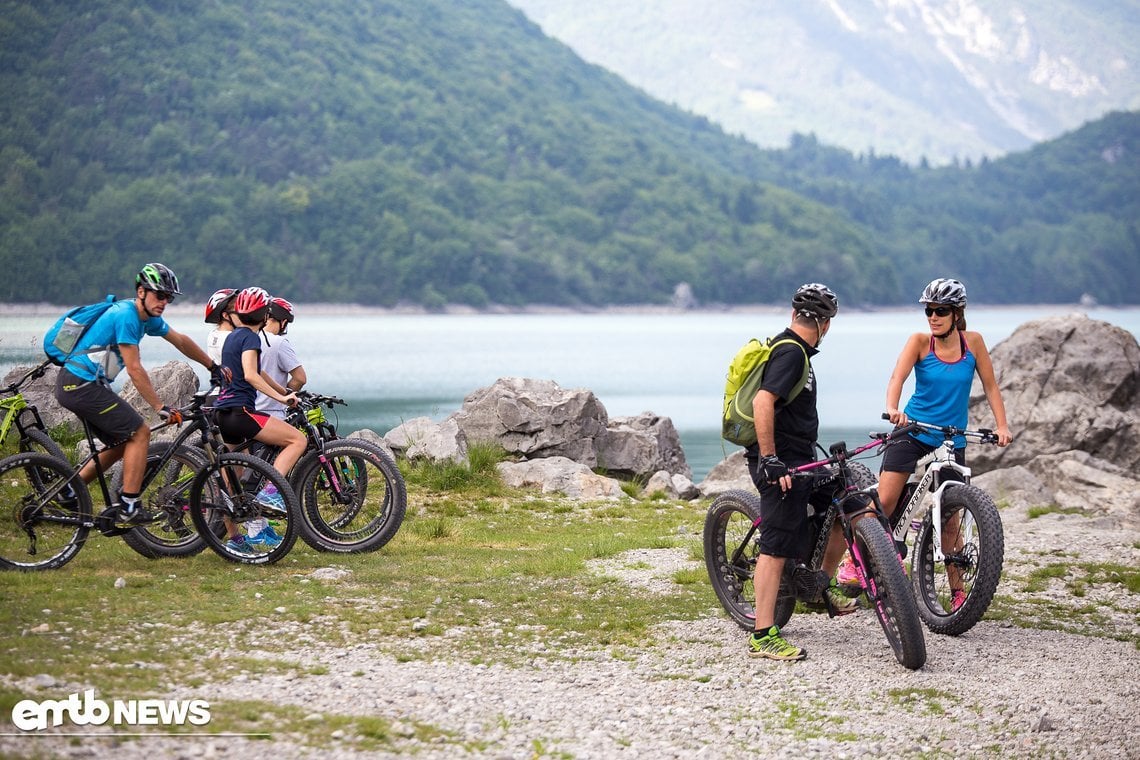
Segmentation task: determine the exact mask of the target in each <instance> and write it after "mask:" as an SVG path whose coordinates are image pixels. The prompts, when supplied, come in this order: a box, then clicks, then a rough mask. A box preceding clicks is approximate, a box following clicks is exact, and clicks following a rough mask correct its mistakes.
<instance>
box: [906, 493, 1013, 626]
mask: <svg viewBox="0 0 1140 760" xmlns="http://www.w3.org/2000/svg"><path fill="white" fill-rule="evenodd" d="M931 515H932V512H927V513H926V517H925V518H924V519H923V521H922V525H921V526H920V527H919V529H918V533H917V534H916V535H915V539H914V554H913V555H912V557H911V577H912V578H913V580H914V595H915V597H916V598H917V599H918V614H919V615H921V616H922V622H923V623H925V624H926V627H927V628H929V629H930V630H931V632H933V633H942V634H946V635H949V636H958V635H959V634H962V633H965V632H966V631H968V630H970V629H971V628H973V627H974V625H976V624H977V622H978V621H979V620H981V619H982V616H983V615H985V613H986V610H988V609H989V606H990V602H992V601H993V598H994V593H995V592H996V591H997V585H998V581H999V580H1000V579H1001V570H1002V565H1003V564H1004V563H1005V532H1004V530H1003V528H1002V524H1001V515H999V514H998V510H997V505H995V504H994V502H993V499H991V498H990V496H989V494H987V493H986V492H985V491H983V490H981V489H980V488H977V487H975V486H971V485H964V484H963V485H952V486H948V487H947V488H946V491H945V492H944V493H943V496H942V547H941V548H942V553H943V554H944V555H945V557H946V559H945V562H943V563H938V564H936V563H935V562H934V529H933V525H932V524H931V519H932V518H931ZM955 591H961V594H960V595H958V598H957V599H955V593H954V592H955Z"/></svg>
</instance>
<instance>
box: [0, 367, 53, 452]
mask: <svg viewBox="0 0 1140 760" xmlns="http://www.w3.org/2000/svg"><path fill="white" fill-rule="evenodd" d="M48 366H50V363H49V362H44V363H42V364H40V365H39V366H38V367H35V368H34V369H32V370H31V371H30V372H28V373H27V374H26V375H24V376H23V377H21V378H20V379H19V380H17V381H16V382H14V383H12V384H11V385H9V386H8V387H7V388H3V389H0V393H6V394H11V395H8V396H6V397H5V398H3V399H0V409H2V410H3V412H4V418H3V420H0V443H3V442H4V441H6V440H8V434H9V433H10V432H12V425H15V426H16V429H17V430H18V431H20V436H21V437H23V436H24V435H25V434H26V433H25V431H26V430H27V429H28V428H29V427H33V428H38V429H40V430H44V429H45V427H44V421H43V418H41V417H40V410H39V409H36V408H35V407H34V406H32V405H31V404H29V403H28V400H27V399H26V398H24V394H22V393H20V388H22V387H23V385H24V383H26V382H28V380H31V379H33V378H37V377H42V376H43V374H44V372H45V371H47V368H48ZM24 412H28V413H30V414H31V415H32V424H31V425H29V424H27V423H25V422H24V420H23V416H24Z"/></svg>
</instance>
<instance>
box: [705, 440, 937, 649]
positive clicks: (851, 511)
mask: <svg viewBox="0 0 1140 760" xmlns="http://www.w3.org/2000/svg"><path fill="white" fill-rule="evenodd" d="M872 437H873V438H875V440H873V441H871V442H870V443H867V444H864V445H863V446H860V447H858V448H856V449H854V450H852V451H848V450H847V446H846V444H845V443H842V442H839V443H836V444H834V445H832V446H831V449H830V451H829V456H827V457H826V458H824V459H820V460H818V461H815V462H810V463H808V464H805V465H802V466H800V467H795V468H791V469H789V474H791V475H792V476H793V477H795V478H810V479H811V480H812V496H811V498H810V499H809V504H810V506H809V511H810V514H809V520H808V524H809V526H810V530H811V543H810V546H811V547H812V553H811V557H810V559H808V560H807V561H806V562H805V561H801V560H793V559H789V560H787V561H786V562H785V563H784V571H783V574H782V576H781V579H780V590H779V592H778V594H777V597H776V615H775V624H776V625H778V626H781V627H782V626H784V625H786V624H787V622H788V620H790V619H791V617H792V614H793V612H794V610H795V605H796V602H797V601H800V602H803V603H805V604H807V605H809V606H814V607H819V606H823V607H824V608H825V609H826V610H827V612H828V614H829V615H832V616H833V615H834V611H833V610H832V609H831V606H830V604H829V602H828V600H827V596H826V594H825V593H824V591H825V590H826V589H827V587H828V584H829V583H830V582H831V579H830V578H829V577H828V575H827V573H825V572H824V571H823V570H822V569H821V568H822V565H823V555H824V551H825V550H826V548H827V543H828V539H829V537H830V535H831V530H832V526H833V525H834V524H835V521H836V520H838V521H839V524H840V526H841V529H842V531H843V538H844V541H845V542H846V543H847V548H848V551H849V552H850V553H851V557H852V559H853V561H854V563H855V567H856V571H857V573H858V576H859V579H860V581H861V583H862V584H863V588H864V589H865V591H866V595H867V599H868V601H869V603H870V605H871V608H872V609H873V610H874V612H875V616H876V618H877V619H878V621H879V624H880V625H881V626H882V629H883V632H884V633H885V634H886V637H887V641H888V642H889V643H890V646H891V649H892V650H893V652H894V655H895V659H897V660H898V662H899V664H901V665H902V666H903V667H906V668H909V669H911V670H916V669H918V668H921V667H922V666H923V665H924V664H925V663H926V640H925V638H924V637H923V634H922V624H921V623H920V622H919V617H918V609H917V605H916V603H915V599H914V594H913V593H912V592H911V589H910V583H909V581H908V580H907V577H906V573H905V572H904V570H903V566H902V563H901V562H900V561H899V557H898V554H897V553H896V551H895V547H894V544H893V543H892V541H891V537H890V532H889V528H888V523H887V518H886V517H885V516H884V514H883V512H882V510H881V509H880V508H879V502H878V497H877V496H876V494H875V484H876V480H875V477H874V476H873V475H872V474H871V471H870V470H868V469H867V467H866V466H864V465H863V464H862V463H859V462H854V461H852V458H853V457H856V456H858V455H860V454H863V453H865V452H868V451H870V450H871V449H874V448H876V447H881V446H884V445H887V444H889V442H890V441H892V440H895V439H896V438H897V436H896V434H895V433H876V434H873V435H872ZM762 530H763V525H761V520H760V496H759V494H757V493H755V492H751V491H743V490H733V491H728V492H726V493H724V494H721V495H720V496H718V497H717V498H716V499H715V500H713V503H712V504H711V505H710V506H709V510H708V513H707V514H706V516H705V526H704V537H703V543H704V552H705V565H706V568H707V570H708V574H709V580H710V581H711V583H712V587H713V591H714V592H715V593H716V597H717V599H718V600H719V601H720V603H721V605H722V606H723V607H724V609H725V610H726V611H727V612H728V614H729V616H730V617H731V618H732V619H733V620H734V621H735V622H736V623H737V624H738V625H739V626H740V627H741V628H744V629H745V630H749V631H751V630H754V628H755V624H756V611H755V607H754V605H755V599H756V593H755V588H754V586H753V582H752V578H753V573H754V571H755V568H756V558H757V556H758V555H759V551H760V535H761V531H762Z"/></svg>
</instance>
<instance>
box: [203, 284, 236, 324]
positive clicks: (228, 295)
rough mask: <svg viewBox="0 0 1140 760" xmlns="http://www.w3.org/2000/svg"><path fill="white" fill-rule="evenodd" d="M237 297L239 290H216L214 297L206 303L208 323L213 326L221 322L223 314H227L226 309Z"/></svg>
mask: <svg viewBox="0 0 1140 760" xmlns="http://www.w3.org/2000/svg"><path fill="white" fill-rule="evenodd" d="M235 295H237V290H235V289H234V288H221V289H219V290H215V291H214V295H212V296H210V300H209V301H206V322H207V323H208V324H213V325H216V324H218V323H219V322H221V321H222V314H224V313H225V312H226V308H227V307H228V306H229V305H230V303H231V302H232V301H233V300H234V296H235Z"/></svg>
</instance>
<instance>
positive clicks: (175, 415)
mask: <svg viewBox="0 0 1140 760" xmlns="http://www.w3.org/2000/svg"><path fill="white" fill-rule="evenodd" d="M158 416H159V417H161V418H162V420H163V422H167V423H169V424H171V425H181V424H182V410H181V409H175V408H174V407H172V406H165V405H164V406H163V407H162V409H160V410H159V411H158Z"/></svg>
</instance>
